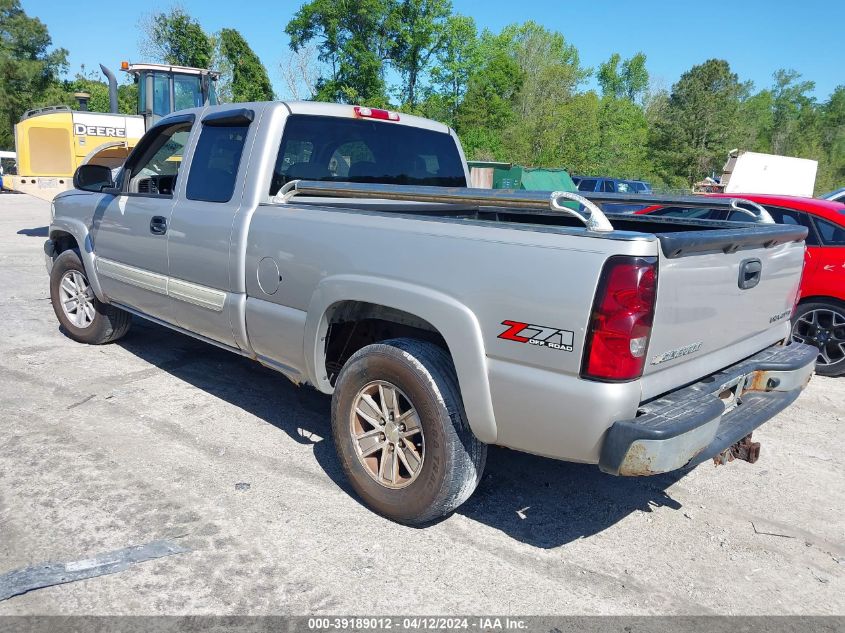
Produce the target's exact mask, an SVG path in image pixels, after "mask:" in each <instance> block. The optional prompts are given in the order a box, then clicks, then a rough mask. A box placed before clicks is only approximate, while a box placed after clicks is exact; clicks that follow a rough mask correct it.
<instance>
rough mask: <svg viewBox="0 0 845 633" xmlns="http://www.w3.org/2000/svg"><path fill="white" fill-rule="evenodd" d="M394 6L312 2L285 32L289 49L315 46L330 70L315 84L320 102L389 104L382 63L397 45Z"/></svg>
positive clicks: (364, 0) (363, 0) (381, 1)
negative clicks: (326, 75) (315, 44)
mask: <svg viewBox="0 0 845 633" xmlns="http://www.w3.org/2000/svg"><path fill="white" fill-rule="evenodd" d="M392 8H393V5H392V3H391V1H390V0H311V1H310V2H307V3H305V4H303V5H302V6H301V7H300V8H299V10H298V11H297V12H296V13H295V14H294V16H293V18H292V19H291V20H290V22H288V24H287V26H286V27H285V32H286V33H287V34H288V36H289V37H290V47H291V49H292V50H293V51H295V52H296V51H299V50H300V49H301V48H302V47H303V46H305V45H307V44H308V43H310V42H312V41H316V43H317V50H318V59H319V60H320V61H321V62H323V63H324V64H326V66H327V67H328V68H329V70H330V75H329V76H328V77H321V78H320V79H319V80H318V83H317V95H316V99H317V100H318V101H339V102H343V103H352V102H355V103H362V104H366V105H372V106H383V105H386V104H387V101H388V99H387V89H386V83H385V79H384V62H385V60H387V59H389V58H390V55H391V53H392V50H393V47H394V46H395V40H394V39H393V38H392V37H391V35H393V34H395V32H396V26H395V24H394V21H395V20H396V17H397V14H396V12H395V11H393V10H392Z"/></svg>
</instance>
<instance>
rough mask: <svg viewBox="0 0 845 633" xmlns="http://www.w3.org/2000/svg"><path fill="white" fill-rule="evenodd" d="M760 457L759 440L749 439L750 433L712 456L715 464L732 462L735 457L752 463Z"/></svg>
mask: <svg viewBox="0 0 845 633" xmlns="http://www.w3.org/2000/svg"><path fill="white" fill-rule="evenodd" d="M759 458H760V442H752V441H751V433H749V434H748V435H746V436H745V437H744V438H742V439H741V440H740V441H739V442H737V443H736V444H734V445H733V446H730V447H728V448H726V449H725V450H723V451H722V452H721V453H719V454H718V455H716V457H714V458H713V463H714V464H716V466H721V465H723V464H727V463H728V462H732V461H733V460H735V459H741V460H742V461H745V462H748V463H749V464H753V463H754V462H756V461H757V460H758V459H759Z"/></svg>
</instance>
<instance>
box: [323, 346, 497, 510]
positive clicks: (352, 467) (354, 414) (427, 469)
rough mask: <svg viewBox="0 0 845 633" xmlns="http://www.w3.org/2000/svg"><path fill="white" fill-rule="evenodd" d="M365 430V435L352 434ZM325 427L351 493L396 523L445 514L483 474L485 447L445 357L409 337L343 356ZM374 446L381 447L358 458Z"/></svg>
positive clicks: (439, 351) (434, 348)
mask: <svg viewBox="0 0 845 633" xmlns="http://www.w3.org/2000/svg"><path fill="white" fill-rule="evenodd" d="M391 387H392V388H393V393H395V394H396V396H395V397H391V395H390V390H391ZM382 389H383V390H382ZM367 395H369V396H370V401H372V402H373V403H374V405H375V406H370V405H369V404H368V402H370V401H368V400H367V397H366V396H367ZM391 401H392V406H391ZM379 406H381V408H382V411H381V412H380V413H377V411H378V407H379ZM385 406H386V409H387V411H388V415H387V416H385V414H384V408H385ZM414 412H415V413H414ZM367 418H369V419H370V420H371V421H367ZM402 420H404V422H403V423H402V424H398V423H399V422H400V421H402ZM375 423H378V424H379V427H380V428H381V430H382V431H383V433H378V428H379V427H376V424H375ZM397 424H398V427H397ZM416 427H418V428H419V432H417V431H415V428H416ZM364 432H368V434H369V435H371V436H372V437H370V438H366V439H362V440H360V441H359V440H357V439H356V437H355V435H360V434H362V433H364ZM332 433H333V436H334V443H335V448H336V450H337V454H338V458H339V459H340V462H341V465H342V467H343V471H344V473H345V474H346V477H347V478H348V480H349V482H350V483H351V484H352V487H353V488H354V489H355V492H356V493H357V494H358V495H359V497H360V498H361V499H362V500H363V502H364V503H365V504H366V505H367V506H368V507H369V508H371V509H372V510H374V511H375V512H377V513H379V514H381V515H382V516H385V517H387V518H389V519H392V520H394V521H397V522H399V523H404V524H407V525H420V524H424V523H427V522H430V521H432V520H434V519H438V518H440V517H442V516H444V515H446V514H448V513H449V512H451V511H452V510H454V509H455V508H457V507H458V506H459V505H461V504H462V503H463V502H464V501H466V500H467V499H468V498H469V496H470V495H471V494H472V493H473V491H474V490H475V488H476V487H477V486H478V482H479V481H480V480H481V475H482V473H483V472H484V462H485V460H486V457H487V445H486V444H484V443H482V442H480V441H479V440H478V439H477V438H476V437H475V436H474V435H473V433H472V431H471V430H470V428H469V424H468V423H467V420H466V413H465V412H464V406H463V402H462V400H461V395H460V389H459V387H458V380H457V376H456V375H455V369H454V366H453V365H452V361H451V359H450V358H449V356H448V354H447V353H446V352H445V351H443V350H442V349H441V348H439V347H437V346H436V345H433V344H431V343H426V342H423V341H419V340H416V339H408V338H397V339H392V340H389V341H385V342H383V343H378V344H375V345H368V346H367V347H364V348H362V349H360V350H359V351H358V352H356V353H355V354H354V355H353V356H352V357H351V358H350V359H349V360H348V361H347V362H346V364H345V365H344V366H343V368H342V369H341V371H340V374H339V375H338V379H337V383H336V385H335V392H334V395H333V397H332ZM374 433H377V435H373V434H374ZM403 434H404V436H405V437H404V438H402V437H401V436H402V435H403ZM397 436H399V437H400V439H398V440H396V437H397ZM367 442H369V444H367ZM393 442H395V443H393ZM374 444H376V445H378V444H381V445H383V446H384V447H383V448H381V449H377V450H376V451H375V453H373V454H372V455H369V456H365V455H364V453H365V452H367V451H368V450H370V449H372V447H373V445H374ZM391 444H392V446H393V447H394V448H393V449H392V450H390V446H388V445H391ZM400 449H401V450H400ZM403 460H404V461H403ZM394 462H395V469H393V470H392V471H391V466H393V464H394ZM382 464H384V465H385V466H384V473H383V476H382V470H381V467H382ZM414 467H416V469H415V470H414Z"/></svg>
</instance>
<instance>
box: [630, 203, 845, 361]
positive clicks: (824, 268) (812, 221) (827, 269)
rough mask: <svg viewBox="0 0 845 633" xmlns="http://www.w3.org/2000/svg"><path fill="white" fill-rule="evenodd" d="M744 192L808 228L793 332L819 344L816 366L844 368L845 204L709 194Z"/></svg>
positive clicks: (732, 217)
mask: <svg viewBox="0 0 845 633" xmlns="http://www.w3.org/2000/svg"><path fill="white" fill-rule="evenodd" d="M708 195H711V196H713V197H721V198H743V199H745V200H751V201H752V202H756V203H758V204H760V205H762V206H764V207H765V208H766V209H767V210H768V211H769V213H770V214H771V215H772V217H773V218H774V219H775V222H778V223H779V224H800V225H802V226H806V227H807V229H808V230H809V234H808V235H807V250H806V254H805V256H804V277H803V280H802V282H801V300H800V302H799V303H798V308H797V309H796V310H795V313H794V314H793V315H792V338H793V340H796V341H801V342H804V343H808V344H811V345H816V346H817V347H818V348H819V358H818V361H817V364H816V371H817V372H818V373H819V374H821V375H823V376H839V375H842V374H845V204H842V203H840V202H831V201H829V200H818V199H815V198H796V197H792V196H776V195H769V194H752V193H744V194H708ZM638 213H648V214H652V215H663V216H670V217H671V216H675V217H694V218H701V219H709V220H729V221H739V222H747V221H748V220H749V217H748V216H747V215H745V214H743V213H742V212H739V211H730V210H726V209H706V208H685V207H657V206H654V207H648V208H646V209H643V210H642V211H638Z"/></svg>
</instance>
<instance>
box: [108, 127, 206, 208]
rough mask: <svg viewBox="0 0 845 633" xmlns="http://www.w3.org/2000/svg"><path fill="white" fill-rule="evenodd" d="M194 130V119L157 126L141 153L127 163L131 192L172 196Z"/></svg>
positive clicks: (146, 140) (128, 191) (129, 189)
mask: <svg viewBox="0 0 845 633" xmlns="http://www.w3.org/2000/svg"><path fill="white" fill-rule="evenodd" d="M190 134H191V123H190V122H180V123H174V124H173V125H162V126H160V129H156V128H153V130H151V131H150V134H148V135H147V136H146V137H144V140H143V141H142V143H143V145H139V146H138V149H140V153H139V154H138V156H137V157H135V156H133V158H132V159H131V162H129V163H127V165H126V169H125V174H124V177H128V179H129V184H128V190H127V193H137V194H142V195H165V196H172V195H173V190H174V188H175V187H176V178H177V177H178V175H179V167H180V166H181V165H182V156H183V154H184V152H185V146H186V145H187V143H188V136H190Z"/></svg>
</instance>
